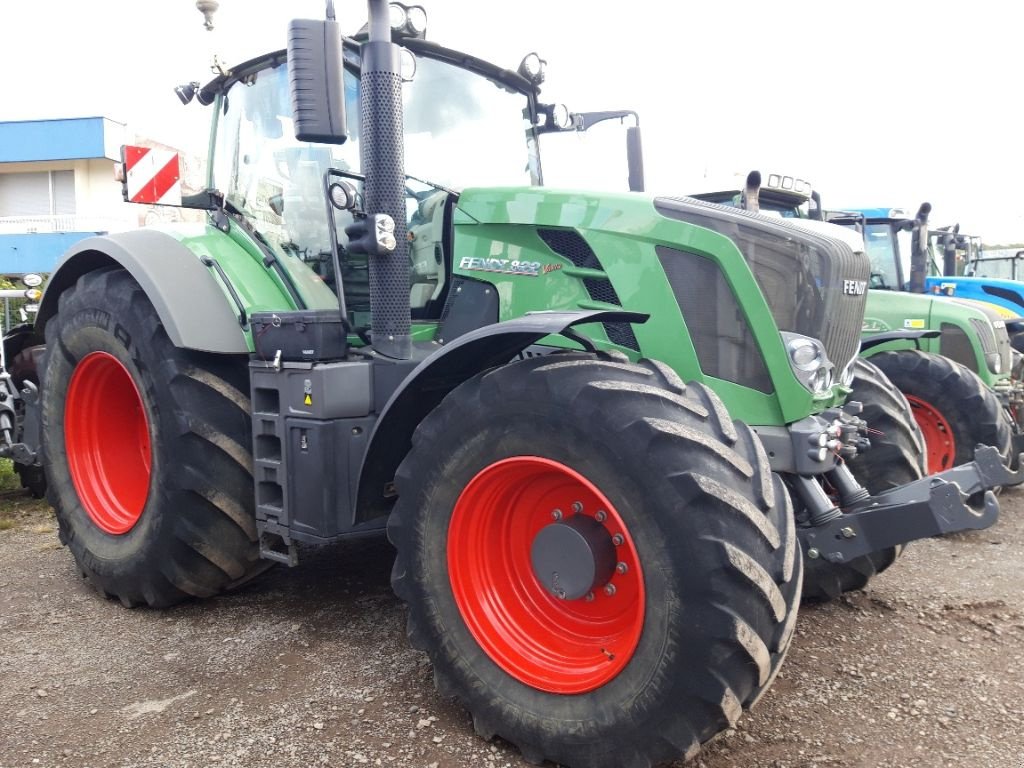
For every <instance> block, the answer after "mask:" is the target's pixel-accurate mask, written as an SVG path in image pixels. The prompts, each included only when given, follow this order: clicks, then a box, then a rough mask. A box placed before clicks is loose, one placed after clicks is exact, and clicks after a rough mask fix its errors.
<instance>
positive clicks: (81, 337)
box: [42, 268, 267, 607]
mask: <svg viewBox="0 0 1024 768" xmlns="http://www.w3.org/2000/svg"><path fill="white" fill-rule="evenodd" d="M46 337H47V348H48V353H47V357H48V358H49V357H50V356H52V359H47V360H46V361H44V366H43V372H44V377H56V378H51V379H48V380H47V381H46V386H44V387H43V393H44V395H43V404H42V406H43V450H44V453H45V455H46V456H47V465H48V466H47V479H48V484H49V486H50V489H49V493H48V498H50V499H51V503H52V504H53V506H54V508H55V510H56V512H57V520H58V524H59V528H60V530H61V532H62V535H63V536H64V538H65V540H66V542H67V544H68V546H69V548H70V549H71V550H72V553H73V554H74V556H75V559H76V561H78V563H79V565H80V567H81V568H82V569H83V570H84V571H85V572H86V573H87V574H88V580H89V582H90V583H91V584H92V585H93V586H94V587H96V589H97V590H98V591H100V593H101V594H104V595H110V596H114V597H116V598H117V599H119V600H120V601H121V602H122V603H123V604H125V605H127V606H136V605H149V606H154V607H163V606H168V605H173V604H174V603H177V602H180V601H181V600H184V599H187V598H189V597H206V596H210V595H214V594H217V593H218V592H221V591H224V590H225V589H229V588H232V587H234V586H237V585H239V584H241V583H244V582H245V581H246V580H248V579H249V578H251V577H252V576H254V575H256V574H258V573H261V572H262V571H264V570H265V569H266V567H267V564H266V563H265V562H263V561H261V560H260V559H259V549H258V541H257V533H256V524H255V516H254V513H253V508H254V502H253V487H252V485H253V484H252V455H251V436H250V435H251V421H250V416H249V403H248V398H247V397H246V395H245V394H243V393H244V392H245V391H246V390H247V388H248V371H247V366H246V363H245V360H244V359H242V358H225V357H223V356H218V355H209V354H205V353H198V352H192V351H189V350H182V349H177V348H175V347H174V346H173V345H172V344H171V342H170V340H169V339H168V337H167V334H166V332H165V331H164V329H163V326H162V325H161V324H160V321H159V318H158V316H157V314H156V311H155V310H154V309H153V306H152V304H151V303H150V301H149V299H148V297H147V296H146V294H145V293H144V292H143V290H142V289H141V288H140V287H139V286H138V284H137V283H135V281H134V280H133V279H132V278H131V277H130V276H129V275H128V273H127V272H125V271H124V270H122V269H118V268H109V269H104V270H100V271H96V272H89V273H86V274H85V275H83V276H82V277H80V278H79V280H78V282H77V283H76V284H75V285H74V286H73V287H72V288H70V289H68V290H67V291H65V292H64V293H63V294H62V295H61V297H60V299H59V301H58V313H57V315H55V316H54V317H52V318H51V319H50V321H49V323H48V324H47V327H46ZM95 344H104V345H107V346H106V347H105V350H106V351H108V352H110V353H111V354H115V355H116V356H118V357H119V359H121V360H122V362H123V363H124V364H125V365H127V366H129V369H130V370H133V371H134V373H132V376H133V378H134V379H135V380H136V386H137V387H138V388H139V391H140V392H141V393H142V394H143V398H144V402H146V404H147V407H148V408H150V413H149V414H148V418H149V421H150V425H151V431H152V439H153V444H154V457H155V460H154V472H155V473H157V472H158V473H159V474H155V475H154V478H153V482H152V485H151V490H150V495H149V499H148V500H147V502H146V507H145V509H144V510H143V514H142V517H141V518H140V522H139V523H138V524H136V526H135V528H133V529H132V530H131V531H129V532H128V534H125V535H124V536H123V537H111V536H109V535H107V534H103V533H102V532H100V531H99V530H98V529H97V528H95V526H94V525H93V524H92V522H91V520H90V519H89V518H88V515H87V514H86V513H85V511H84V509H83V508H82V506H81V504H80V502H79V501H78V497H77V494H76V493H75V490H74V486H73V484H72V482H71V479H70V475H69V473H68V469H67V459H66V455H65V448H64V444H63V430H62V428H61V425H62V423H63V419H64V411H63V408H64V403H63V396H62V393H63V391H64V389H66V386H67V381H68V379H69V378H70V375H71V372H72V371H73V367H74V364H75V362H76V361H77V359H78V358H79V357H82V356H84V355H85V354H87V353H88V352H89V351H92V350H93V346H91V345H95ZM154 404H155V405H154ZM100 552H102V554H98V553H100Z"/></svg>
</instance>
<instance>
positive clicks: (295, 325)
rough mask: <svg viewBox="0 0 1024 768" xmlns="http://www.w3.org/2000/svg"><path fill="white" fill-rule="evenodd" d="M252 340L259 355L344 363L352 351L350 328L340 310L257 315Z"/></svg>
mask: <svg viewBox="0 0 1024 768" xmlns="http://www.w3.org/2000/svg"><path fill="white" fill-rule="evenodd" d="M250 323H251V324H252V340H253V345H254V347H255V348H256V355H257V357H259V358H260V359H262V360H273V359H274V358H275V357H276V356H277V351H278V350H281V359H282V360H290V361H305V362H322V361H325V360H341V359H342V358H344V357H345V354H346V353H347V352H348V328H347V324H346V323H342V321H341V313H340V312H338V310H336V309H302V310H295V311H291V312H253V313H252V317H251V318H250Z"/></svg>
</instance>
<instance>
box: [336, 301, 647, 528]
mask: <svg viewBox="0 0 1024 768" xmlns="http://www.w3.org/2000/svg"><path fill="white" fill-rule="evenodd" d="M647 318H648V315H644V314H639V313H636V312H609V311H604V310H589V311H583V312H530V313H528V314H526V315H524V316H522V317H519V318H516V319H515V320H508V321H506V322H502V323H494V324H492V325H487V326H484V327H483V328H478V329H477V330H475V331H470V332H469V333H467V334H465V335H463V336H460V337H459V338H457V339H456V340H455V341H452V342H451V343H449V344H446V345H444V346H443V347H441V348H440V349H438V350H437V351H436V352H434V353H433V354H431V355H430V357H428V358H426V359H425V360H424V361H423V362H422V363H420V364H419V365H418V366H416V368H414V369H413V371H412V372H411V373H410V374H409V375H408V376H406V378H405V379H404V380H403V381H402V383H401V384H400V385H399V386H398V388H397V389H396V390H395V391H394V393H393V394H392V395H391V397H390V398H389V399H388V402H387V404H386V405H385V406H384V408H383V410H382V411H381V414H380V418H378V419H377V422H376V425H375V426H374V430H373V434H371V435H370V442H369V446H368V447H367V449H366V454H365V455H364V456H363V464H362V467H361V468H360V472H359V484H358V486H357V488H356V489H355V491H356V503H355V505H354V509H355V510H356V519H355V520H354V523H361V522H364V521H366V520H370V519H372V518H374V517H379V516H380V515H384V514H387V513H388V512H389V511H390V509H391V505H392V504H393V502H394V498H395V494H394V490H393V488H392V487H391V482H392V480H393V479H394V476H395V471H396V470H397V469H398V465H399V464H400V463H401V461H402V459H403V458H405V455H406V454H407V453H408V452H409V448H410V447H411V446H412V435H413V432H415V431H416V427H417V426H419V423H420V422H421V421H423V419H424V418H425V417H426V416H427V414H429V413H430V412H431V411H432V410H434V408H436V407H437V406H438V405H439V404H440V403H441V401H442V400H443V399H444V398H445V396H446V395H447V394H448V393H449V392H451V391H452V390H454V389H455V388H456V387H457V386H459V385H460V384H462V383H463V382H464V381H467V380H468V379H470V378H472V377H473V376H475V375H477V374H478V373H480V372H482V371H486V370H487V369H488V368H494V367H496V366H499V365H504V364H506V363H508V362H509V361H511V360H512V359H513V358H514V357H516V355H518V354H519V353H521V352H522V351H523V350H524V349H526V348H527V347H529V346H530V345H531V344H535V343H536V342H538V341H540V340H541V339H543V338H544V337H545V336H552V335H556V334H561V335H565V336H568V337H569V338H571V339H573V340H574V341H577V342H579V343H581V344H582V345H583V346H584V348H587V347H588V346H590V342H589V339H586V338H585V337H581V336H580V335H579V334H578V333H577V332H575V331H574V330H572V328H573V326H575V325H580V324H583V323H615V322H619V323H622V322H626V323H643V322H646V320H647ZM590 351H593V347H592V346H590Z"/></svg>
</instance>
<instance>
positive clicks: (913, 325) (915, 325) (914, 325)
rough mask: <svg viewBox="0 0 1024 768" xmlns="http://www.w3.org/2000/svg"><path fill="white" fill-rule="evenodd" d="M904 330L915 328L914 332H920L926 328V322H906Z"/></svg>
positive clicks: (904, 322)
mask: <svg viewBox="0 0 1024 768" xmlns="http://www.w3.org/2000/svg"><path fill="white" fill-rule="evenodd" d="M903 327H904V328H913V329H914V330H920V329H922V328H924V320H916V319H915V320H904V321H903Z"/></svg>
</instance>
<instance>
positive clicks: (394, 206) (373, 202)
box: [359, 0, 412, 360]
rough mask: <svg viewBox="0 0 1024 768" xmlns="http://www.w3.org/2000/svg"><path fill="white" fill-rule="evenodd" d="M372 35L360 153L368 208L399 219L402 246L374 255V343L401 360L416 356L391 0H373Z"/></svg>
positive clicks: (365, 64) (366, 48)
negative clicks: (411, 318) (410, 300)
mask: <svg viewBox="0 0 1024 768" xmlns="http://www.w3.org/2000/svg"><path fill="white" fill-rule="evenodd" d="M368 6H369V13H370V17H369V18H370V21H369V33H370V34H369V40H368V41H367V42H365V43H363V45H362V72H361V79H360V84H359V103H360V107H361V109H360V122H359V128H360V135H361V139H360V145H361V146H360V153H361V159H362V168H363V173H364V174H365V175H366V183H365V186H364V197H365V205H366V213H367V214H368V215H369V216H371V217H372V216H374V215H375V214H379V213H386V214H387V215H389V216H390V217H391V218H392V219H394V222H395V231H394V236H395V241H396V247H395V250H394V252H393V253H390V254H388V255H382V256H378V255H371V256H370V258H369V273H370V275H369V276H370V312H371V314H372V320H371V331H372V336H373V348H374V349H375V350H377V352H379V353H380V354H382V355H384V356H386V357H390V358H393V359H397V360H408V359H409V358H410V357H412V335H411V333H410V322H409V243H408V238H407V234H406V221H405V147H404V135H405V134H404V130H403V122H402V77H401V60H400V58H399V47H398V46H397V45H395V44H394V43H392V42H391V24H390V11H389V8H388V3H387V0H369V2H368Z"/></svg>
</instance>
